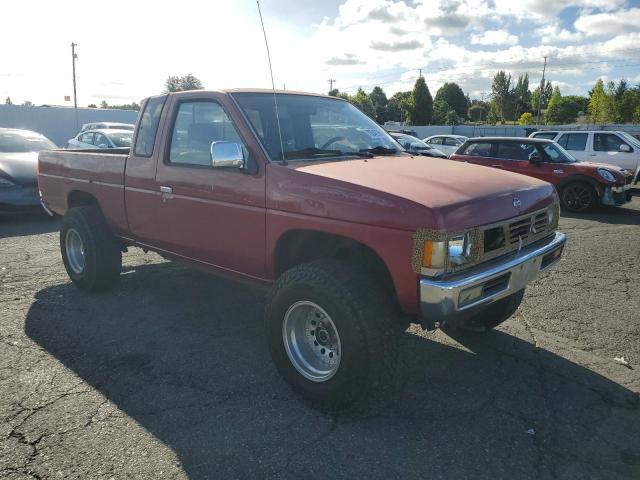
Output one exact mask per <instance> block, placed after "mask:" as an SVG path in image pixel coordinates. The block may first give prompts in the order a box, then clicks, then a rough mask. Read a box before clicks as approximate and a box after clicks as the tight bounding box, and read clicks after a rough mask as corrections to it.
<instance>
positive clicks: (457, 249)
mask: <svg viewBox="0 0 640 480" xmlns="http://www.w3.org/2000/svg"><path fill="white" fill-rule="evenodd" d="M472 247H473V245H472V242H471V234H469V233H465V234H464V235H458V236H456V237H453V238H451V239H449V264H450V265H454V266H459V265H464V264H465V263H468V262H470V261H471V252H472Z"/></svg>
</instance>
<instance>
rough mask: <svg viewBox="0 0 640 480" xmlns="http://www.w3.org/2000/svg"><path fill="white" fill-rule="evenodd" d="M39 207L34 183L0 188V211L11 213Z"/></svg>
mask: <svg viewBox="0 0 640 480" xmlns="http://www.w3.org/2000/svg"><path fill="white" fill-rule="evenodd" d="M39 208H40V196H39V194H38V187H37V186H36V185H16V186H14V187H8V188H7V187H3V188H0V213H13V212H21V211H28V210H38V209H39Z"/></svg>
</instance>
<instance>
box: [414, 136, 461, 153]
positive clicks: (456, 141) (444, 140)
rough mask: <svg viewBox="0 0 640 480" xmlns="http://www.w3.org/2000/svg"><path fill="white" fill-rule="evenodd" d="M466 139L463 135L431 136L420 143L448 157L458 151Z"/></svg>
mask: <svg viewBox="0 0 640 480" xmlns="http://www.w3.org/2000/svg"><path fill="white" fill-rule="evenodd" d="M467 138H468V137H465V136H463V135H432V136H430V137H427V138H425V139H424V140H422V141H423V142H425V143H426V144H428V145H431V146H432V147H434V148H437V149H438V150H440V151H441V152H444V153H445V154H446V155H447V156H449V155H451V154H452V153H454V152H455V151H456V150H458V148H460V145H462V144H463V143H464V142H465V141H466V140H467Z"/></svg>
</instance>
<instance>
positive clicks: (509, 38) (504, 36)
mask: <svg viewBox="0 0 640 480" xmlns="http://www.w3.org/2000/svg"><path fill="white" fill-rule="evenodd" d="M471 43H472V44H474V45H516V44H517V43H518V37H516V36H515V35H512V34H511V33H509V32H508V31H506V30H486V31H485V32H484V33H481V34H475V33H474V34H473V35H472V36H471Z"/></svg>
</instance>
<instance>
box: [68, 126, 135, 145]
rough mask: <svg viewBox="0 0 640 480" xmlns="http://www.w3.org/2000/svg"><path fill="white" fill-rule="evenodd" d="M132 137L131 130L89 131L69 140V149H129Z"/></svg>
mask: <svg viewBox="0 0 640 480" xmlns="http://www.w3.org/2000/svg"><path fill="white" fill-rule="evenodd" d="M132 136H133V132H132V131H130V130H115V129H114V130H107V129H105V130H89V131H86V132H84V133H79V134H78V135H76V136H75V137H74V138H72V139H71V140H69V142H68V143H67V148H68V149H72V150H73V149H86V148H129V147H130V146H131V137H132Z"/></svg>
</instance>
